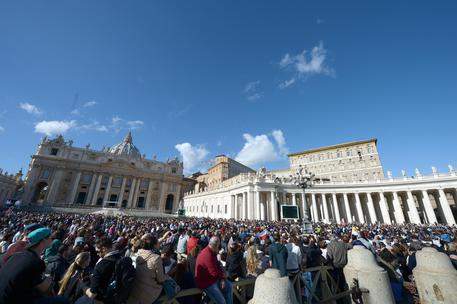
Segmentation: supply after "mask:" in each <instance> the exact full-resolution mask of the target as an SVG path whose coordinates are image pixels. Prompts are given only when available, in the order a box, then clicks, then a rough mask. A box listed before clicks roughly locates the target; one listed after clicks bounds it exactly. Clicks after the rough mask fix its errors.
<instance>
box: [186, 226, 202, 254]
mask: <svg viewBox="0 0 457 304" xmlns="http://www.w3.org/2000/svg"><path fill="white" fill-rule="evenodd" d="M199 240H200V238H199V237H198V232H197V231H195V230H194V231H192V235H191V237H190V239H188V240H187V254H188V255H189V254H190V251H191V250H192V248H194V247H195V246H196V245H197V244H198V241H199Z"/></svg>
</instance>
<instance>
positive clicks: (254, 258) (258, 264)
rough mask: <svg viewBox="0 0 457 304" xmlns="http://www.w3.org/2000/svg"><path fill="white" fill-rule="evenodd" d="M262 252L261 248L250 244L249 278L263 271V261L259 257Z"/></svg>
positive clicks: (247, 258) (247, 263) (248, 252)
mask: <svg viewBox="0 0 457 304" xmlns="http://www.w3.org/2000/svg"><path fill="white" fill-rule="evenodd" d="M261 253H262V252H261V251H260V250H257V246H256V245H251V246H249V248H248V251H247V255H246V276H247V277H248V278H253V277H254V278H256V277H257V276H258V275H259V274H261V273H263V271H264V270H263V269H262V261H261V259H260V257H259V254H261Z"/></svg>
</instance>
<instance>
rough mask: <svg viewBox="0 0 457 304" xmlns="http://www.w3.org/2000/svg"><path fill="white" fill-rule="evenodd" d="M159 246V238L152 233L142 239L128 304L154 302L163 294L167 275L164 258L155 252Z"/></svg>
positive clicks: (148, 303)
mask: <svg viewBox="0 0 457 304" xmlns="http://www.w3.org/2000/svg"><path fill="white" fill-rule="evenodd" d="M146 238H147V239H146ZM158 247H159V242H158V240H157V238H156V237H154V236H152V235H150V234H149V235H147V236H146V237H145V238H142V239H141V241H140V244H139V249H138V252H137V258H136V276H135V279H134V281H133V287H132V290H131V292H130V296H129V298H128V301H127V303H128V304H143V303H145V304H150V303H154V301H156V300H157V299H158V298H159V296H160V295H161V293H162V289H163V287H162V284H163V283H164V281H165V279H166V277H165V274H164V267H163V264H162V258H161V257H160V255H158V254H156V253H154V251H155V250H157V249H158Z"/></svg>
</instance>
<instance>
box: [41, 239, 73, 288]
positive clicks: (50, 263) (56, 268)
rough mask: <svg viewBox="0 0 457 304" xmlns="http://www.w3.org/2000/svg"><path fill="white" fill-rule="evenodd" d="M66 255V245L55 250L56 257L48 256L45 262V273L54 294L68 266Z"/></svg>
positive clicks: (67, 251)
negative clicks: (50, 279)
mask: <svg viewBox="0 0 457 304" xmlns="http://www.w3.org/2000/svg"><path fill="white" fill-rule="evenodd" d="M54 241H55V240H54ZM54 241H53V243H54ZM51 246H52V244H51ZM68 253H69V247H68V245H65V244H64V245H60V247H59V248H58V249H57V255H53V256H48V259H47V260H46V271H45V273H46V274H47V275H49V276H50V277H51V278H52V282H53V288H54V292H56V293H57V292H58V290H59V281H60V280H61V279H62V277H63V275H64V274H65V272H66V271H67V268H68V266H70V264H69V263H68V261H67V257H68Z"/></svg>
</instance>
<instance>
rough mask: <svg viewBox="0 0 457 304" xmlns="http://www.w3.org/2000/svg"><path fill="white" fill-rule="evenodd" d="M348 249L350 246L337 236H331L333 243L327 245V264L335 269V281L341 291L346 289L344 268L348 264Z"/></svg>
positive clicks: (333, 271)
mask: <svg viewBox="0 0 457 304" xmlns="http://www.w3.org/2000/svg"><path fill="white" fill-rule="evenodd" d="M348 249H350V245H348V244H347V243H344V242H343V240H341V239H340V238H339V237H338V236H337V235H335V234H333V235H332V236H331V241H330V243H329V244H328V245H327V262H328V264H329V265H330V266H332V267H333V270H332V275H333V279H334V280H335V282H337V284H338V288H339V290H340V291H343V290H345V289H346V280H345V278H344V273H343V268H344V266H346V264H347V263H348V253H347V252H348Z"/></svg>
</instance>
